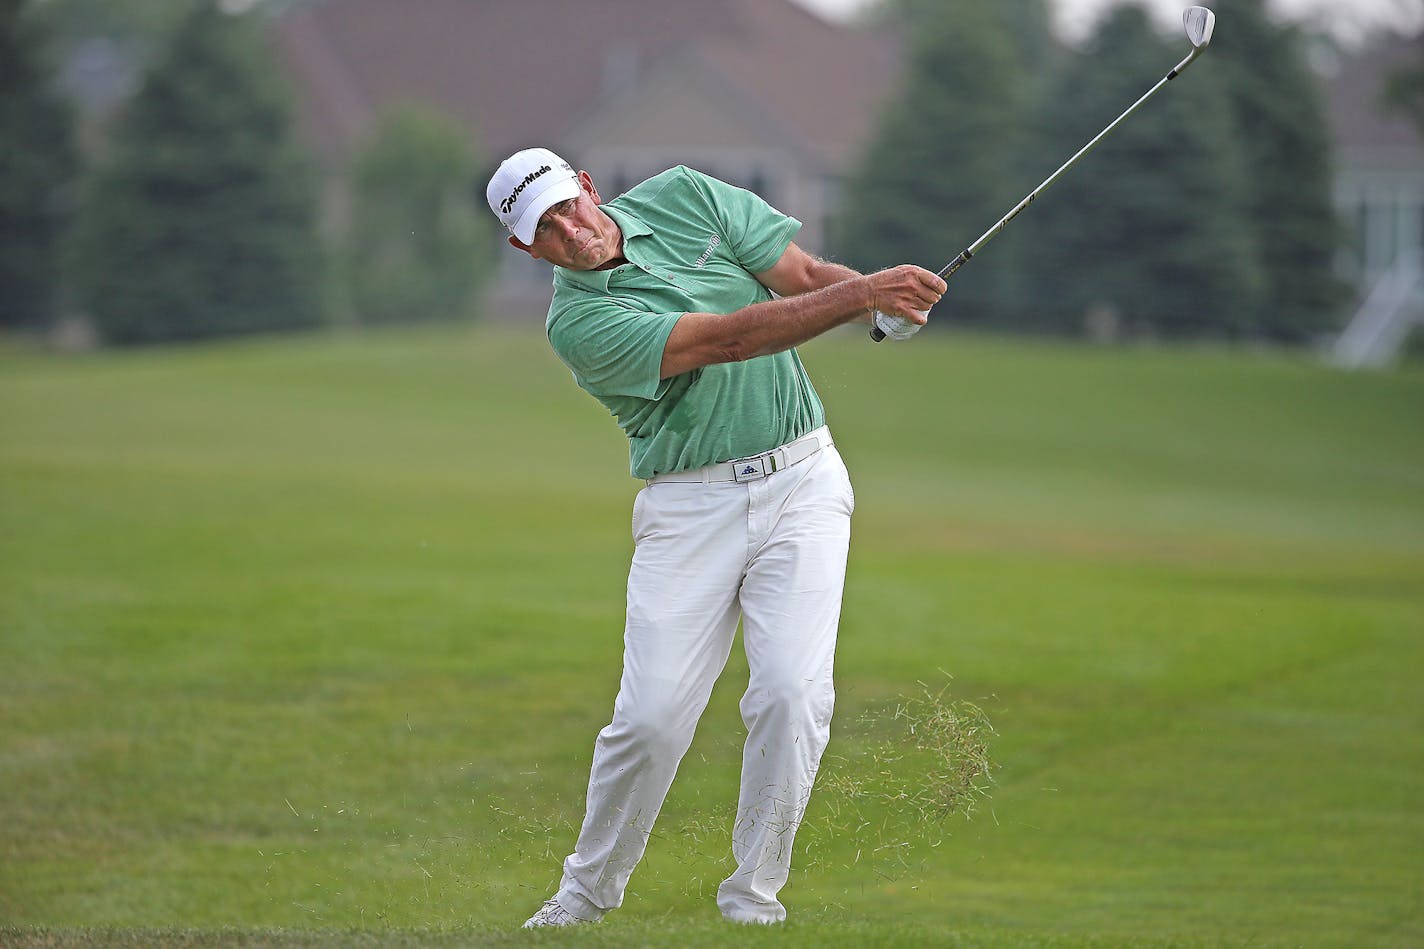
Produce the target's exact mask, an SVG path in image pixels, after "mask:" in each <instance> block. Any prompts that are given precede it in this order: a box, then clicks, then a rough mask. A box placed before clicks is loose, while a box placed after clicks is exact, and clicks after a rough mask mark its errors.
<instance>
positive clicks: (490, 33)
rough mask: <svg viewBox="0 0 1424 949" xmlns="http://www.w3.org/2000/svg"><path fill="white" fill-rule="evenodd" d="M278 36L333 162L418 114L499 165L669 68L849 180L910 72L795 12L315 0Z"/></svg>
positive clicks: (741, 6) (736, 1)
mask: <svg viewBox="0 0 1424 949" xmlns="http://www.w3.org/2000/svg"><path fill="white" fill-rule="evenodd" d="M533 23H537V24H543V25H544V32H543V33H542V34H538V35H536V34H534V33H533V32H531V30H530V28H529V25H530V24H533ZM274 30H275V39H276V43H277V46H278V49H279V51H280V53H281V55H282V58H283V60H284V61H285V63H286V65H287V68H288V69H289V70H290V71H291V73H292V74H293V76H294V78H295V79H296V85H297V87H298V109H299V116H300V118H301V121H302V125H303V127H304V128H305V130H306V132H307V134H308V135H309V136H310V137H311V138H312V139H313V140H314V142H315V144H316V146H317V147H318V149H319V150H320V152H321V153H322V155H323V156H324V157H325V158H327V159H328V160H335V159H338V158H339V157H340V156H341V155H342V154H344V153H345V152H346V151H348V150H349V149H350V148H351V147H352V146H353V144H355V142H356V141H358V140H359V138H360V137H361V136H362V135H363V134H364V133H365V132H366V131H367V130H368V129H369V127H370V126H371V124H372V122H373V120H374V117H375V115H376V114H377V113H378V112H379V111H380V109H381V108H382V107H384V106H387V105H390V104H395V103H399V102H406V101H418V102H424V103H427V104H430V105H434V106H437V107H439V108H441V109H442V110H444V111H447V112H449V113H450V114H452V115H453V116H454V117H456V118H457V119H459V120H460V121H461V122H463V123H464V124H466V125H467V126H468V127H470V129H471V130H472V132H473V134H474V136H475V138H476V140H477V141H478V143H479V144H480V146H481V147H482V148H484V149H486V150H488V151H489V152H490V153H493V154H500V153H507V152H509V151H512V150H514V149H516V148H520V147H523V146H526V145H531V144H539V143H549V142H556V141H558V140H559V139H560V138H561V137H562V135H563V133H564V132H565V131H566V130H568V129H571V128H573V127H575V126H576V125H577V124H578V122H579V121H580V119H581V118H582V117H584V116H586V115H587V114H589V113H590V112H591V111H592V110H594V109H595V108H596V107H597V106H598V105H599V104H601V103H606V102H607V101H608V99H609V98H610V96H613V95H615V94H617V93H618V92H619V91H620V90H625V91H626V89H627V88H628V87H629V86H630V85H636V84H637V83H638V82H639V81H641V79H642V78H643V77H647V76H649V75H651V74H653V72H654V71H655V67H656V68H666V67H667V64H669V63H672V64H674V68H675V64H676V63H677V62H678V61H679V60H691V59H692V58H694V57H695V58H696V60H697V62H698V63H699V64H701V65H702V66H703V67H706V68H711V69H714V70H716V71H717V72H718V73H719V74H720V78H721V79H722V80H723V81H725V82H726V83H728V84H730V85H731V86H735V87H737V88H739V89H741V90H742V91H743V92H744V93H745V95H746V96H747V97H750V98H751V99H753V100H755V101H756V102H758V103H759V104H761V105H762V106H764V107H765V110H766V111H767V112H768V113H770V114H771V115H772V116H773V117H774V118H775V119H776V121H777V122H778V123H780V124H781V125H783V126H784V127H785V128H786V129H788V130H789V132H790V133H791V135H792V136H793V137H794V138H795V139H796V140H798V141H805V142H809V143H811V144H812V145H813V146H814V147H815V148H817V149H818V150H821V151H822V152H823V155H824V159H825V160H826V161H827V162H828V163H829V164H831V165H840V164H843V163H845V162H848V161H849V160H850V159H851V157H852V156H853V155H854V153H855V152H856V150H857V149H858V148H859V146H860V145H861V144H862V143H863V142H864V140H865V139H866V137H867V136H868V135H869V133H870V130H871V126H872V123H873V121H874V112H875V109H876V107H877V106H878V104H879V103H880V102H881V101H883V100H884V99H885V98H886V97H887V96H888V95H889V94H890V93H891V92H892V90H893V86H894V83H895V81H896V75H897V67H898V63H897V58H896V48H897V44H896V43H895V41H894V40H893V39H892V38H891V36H890V35H889V34H888V33H885V32H880V31H875V30H870V29H863V28H854V27H847V26H842V25H838V24H834V23H830V22H828V21H826V20H822V19H820V18H819V17H817V16H815V15H814V14H812V13H809V12H807V11H806V10H805V9H803V8H801V7H799V6H797V5H795V4H793V3H791V2H790V0H698V2H697V3H668V2H665V0H600V2H599V3H598V4H596V5H594V4H589V3H586V2H580V0H478V2H472V0H402V2H401V3H391V2H390V0H307V2H305V3H298V4H295V5H293V6H291V7H290V8H288V9H287V10H285V11H284V12H283V13H282V14H281V15H280V16H279V17H278V18H277V20H276V22H275V25H274Z"/></svg>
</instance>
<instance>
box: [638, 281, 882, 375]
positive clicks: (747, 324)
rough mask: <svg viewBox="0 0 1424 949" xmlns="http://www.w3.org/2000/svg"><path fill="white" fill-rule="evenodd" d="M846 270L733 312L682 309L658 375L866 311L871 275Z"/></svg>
mask: <svg viewBox="0 0 1424 949" xmlns="http://www.w3.org/2000/svg"><path fill="white" fill-rule="evenodd" d="M841 269H846V268H841ZM848 274H849V277H850V279H846V280H841V281H839V282H837V283H832V284H831V285H829V286H825V287H822V288H821V289H819V290H812V291H810V292H807V293H801V294H798V295H796V296H791V297H782V298H781V299H778V300H768V301H766V302H765V303H754V304H752V305H751V306H747V307H743V308H742V309H740V310H736V311H733V312H732V313H725V314H719V313H687V314H685V315H684V316H683V317H682V319H680V320H678V321H677V325H676V326H674V327H673V330H672V334H671V335H670V336H669V337H668V341H667V345H666V346H665V347H664V349H663V362H662V377H663V378H664V379H666V378H668V377H670V376H676V375H680V374H682V373H684V372H689V371H691V370H693V369H700V368H701V367H703V366H711V365H714V364H716V363H724V362H741V361H742V360H746V359H753V358H755V357H757V356H766V355H769V354H771V353H779V352H782V351H783V350H787V349H790V348H791V347H793V346H797V345H800V344H801V343H804V342H806V341H807V340H809V339H814V338H815V337H817V336H819V335H821V334H822V333H824V332H826V331H827V330H830V329H833V328H835V327H837V326H840V325H842V324H843V323H849V322H852V321H853V320H855V319H857V318H863V317H865V315H866V312H867V311H868V310H869V308H870V307H871V306H872V305H873V301H874V293H873V290H872V288H871V285H870V281H869V279H868V278H866V277H862V276H861V275H859V274H857V273H855V272H854V271H848Z"/></svg>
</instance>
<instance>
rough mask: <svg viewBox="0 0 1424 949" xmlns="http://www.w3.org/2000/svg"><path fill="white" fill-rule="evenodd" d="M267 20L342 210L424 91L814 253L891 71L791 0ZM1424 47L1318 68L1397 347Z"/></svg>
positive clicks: (1376, 297) (1410, 303)
mask: <svg viewBox="0 0 1424 949" xmlns="http://www.w3.org/2000/svg"><path fill="white" fill-rule="evenodd" d="M531 24H538V25H539V29H538V31H537V32H536V31H535V30H533V29H532V28H531ZM273 31H274V37H275V41H276V45H277V48H278V50H279V52H280V55H281V58H282V61H283V63H284V65H285V68H286V70H287V71H288V73H289V74H290V76H291V77H292V79H293V85H294V86H295V88H296V92H297V102H298V118H299V121H300V123H301V126H302V129H303V132H304V134H305V136H306V138H307V139H308V140H309V141H310V142H311V144H312V145H313V146H314V148H315V150H316V152H317V154H318V155H319V156H320V158H321V160H322V161H323V162H324V164H325V165H326V169H327V171H328V173H329V175H328V181H330V182H332V183H333V184H332V186H331V188H330V189H329V192H328V197H329V198H330V200H329V201H328V202H327V204H328V208H329V210H331V209H334V217H335V219H336V220H338V221H339V219H340V217H341V201H340V195H341V193H342V189H341V187H340V183H339V178H340V174H341V172H342V170H343V168H344V165H345V161H346V158H347V156H348V155H349V154H350V153H351V151H352V150H353V149H354V148H356V147H357V146H358V144H359V143H360V142H361V140H362V139H363V137H364V136H365V135H367V134H368V133H369V132H370V131H371V130H372V128H373V127H374V125H375V121H376V119H377V116H378V115H379V113H380V111H381V110H382V109H383V108H385V107H387V106H391V105H396V104H401V103H408V102H418V103H422V104H425V105H429V106H432V107H434V108H437V109H439V110H440V111H442V112H444V113H446V114H448V115H450V116H451V117H453V118H454V119H455V120H457V121H458V122H460V123H461V124H462V125H464V126H465V127H467V128H469V129H470V133H471V138H472V140H473V141H474V143H475V145H476V147H477V148H478V149H479V152H480V154H482V155H483V156H484V157H485V159H486V161H487V162H488V163H489V164H490V165H491V166H492V165H493V163H494V162H495V161H497V160H498V159H499V158H501V157H503V156H505V155H507V154H509V153H511V152H513V151H514V150H516V149H518V148H522V147H526V146H530V145H548V146H550V147H552V148H554V149H555V150H556V151H559V152H560V153H561V154H563V155H564V156H565V157H566V158H568V159H569V160H570V161H572V162H574V163H575V164H576V165H577V166H578V167H581V168H585V169H587V170H588V171H589V172H590V173H591V174H592V175H593V176H594V179H595V181H596V182H597V183H598V184H599V187H600V190H601V191H602V192H603V194H604V196H605V197H612V196H613V195H615V194H618V193H621V192H622V191H624V190H626V189H627V188H628V187H629V186H631V185H632V184H635V183H637V182H638V181H641V180H642V179H643V178H645V177H647V176H648V175H650V174H653V173H655V172H658V171H661V170H663V169H664V168H667V167H669V166H671V165H674V164H679V163H681V164H688V165H692V166H694V167H697V168H699V169H701V170H703V171H706V172H708V173H710V174H713V175H716V176H717V177H719V178H722V179H724V180H727V181H730V182H732V183H734V184H738V185H741V186H743V187H746V188H749V189H751V190H753V191H755V192H757V193H758V194H760V195H762V196H763V197H765V198H766V199H767V200H768V201H770V202H771V203H773V204H775V205H776V206H777V207H779V208H781V209H782V210H784V211H786V212H787V213H789V214H792V215H794V216H796V217H797V218H799V219H800V220H801V221H802V222H803V223H804V225H805V226H804V229H803V230H802V232H801V234H800V235H799V237H798V242H799V243H801V244H802V245H803V246H805V247H806V248H807V249H808V250H811V251H813V252H818V251H824V250H825V248H826V240H825V237H826V224H827V218H828V216H829V214H830V213H831V212H832V211H833V210H834V208H835V205H836V202H837V198H838V196H839V194H840V190H841V184H842V181H843V180H844V178H845V176H846V175H847V174H848V173H849V172H850V170H851V169H852V167H853V165H854V163H855V162H856V161H857V158H858V155H859V153H860V151H861V149H862V148H863V147H864V146H865V145H866V144H867V143H868V141H869V139H870V136H871V135H872V134H873V132H874V125H875V120H876V115H877V113H878V112H879V110H880V108H881V106H882V105H883V104H884V103H885V102H887V101H888V100H889V99H890V97H892V96H893V95H894V94H895V93H896V91H897V90H896V86H897V82H898V78H899V68H900V62H899V49H900V43H899V41H898V40H897V39H896V37H894V35H893V34H892V33H890V32H889V31H886V30H879V29H873V28H868V27H853V26H845V25H841V24H837V23H832V22H828V21H826V20H824V19H821V18H820V17H817V16H816V15H814V14H812V13H810V12H808V11H807V10H806V9H804V8H803V7H801V6H799V5H798V4H796V3H795V2H793V0H698V2H697V3H680V2H671V3H670V2H665V0H600V2H599V3H597V4H589V3H581V2H577V0H401V2H399V3H397V2H392V0H283V4H282V6H281V7H280V10H279V12H278V13H277V14H276V16H275V19H274V23H273ZM1421 44H1424V37H1416V38H1413V39H1404V38H1400V37H1392V38H1387V39H1384V40H1381V41H1379V42H1378V43H1377V44H1375V45H1374V46H1372V47H1369V48H1367V49H1364V50H1362V51H1359V52H1357V53H1355V54H1353V55H1349V56H1346V57H1342V58H1341V59H1340V60H1339V61H1338V62H1337V63H1336V64H1335V67H1334V68H1333V69H1330V70H1327V71H1326V74H1325V76H1324V79H1325V82H1326V85H1327V105H1328V116H1329V120H1330V123H1331V129H1332V135H1333V137H1334V140H1335V147H1336V152H1335V158H1336V179H1335V188H1334V192H1335V193H1334V197H1335V201H1336V205H1337V207H1338V208H1339V209H1340V213H1341V218H1342V220H1343V221H1344V222H1345V223H1346V224H1347V225H1348V227H1349V231H1350V244H1349V249H1348V250H1347V251H1346V252H1345V253H1342V254H1341V257H1340V260H1339V270H1340V273H1341V276H1342V277H1344V278H1345V279H1346V280H1347V281H1349V282H1350V284H1351V285H1353V286H1355V287H1357V288H1358V289H1359V290H1360V293H1361V300H1360V301H1358V305H1359V306H1360V315H1359V316H1358V317H1357V319H1356V320H1355V326H1354V329H1353V330H1352V332H1353V333H1354V334H1355V336H1354V338H1355V339H1356V340H1357V341H1358V340H1362V339H1363V340H1367V341H1368V344H1369V345H1368V348H1369V349H1370V350H1371V352H1374V351H1379V352H1382V353H1387V352H1392V351H1393V350H1394V349H1396V348H1397V344H1398V343H1399V342H1401V341H1402V340H1403V339H1404V336H1405V335H1407V333H1408V331H1409V326H1410V320H1411V319H1412V317H1411V315H1410V314H1413V313H1414V312H1415V311H1416V310H1418V309H1421V308H1424V307H1421V306H1416V305H1415V304H1416V303H1417V302H1418V298H1419V296H1420V294H1424V289H1421V288H1420V287H1418V286H1417V284H1418V282H1419V281H1418V279H1417V275H1418V274H1419V271H1420V259H1421V255H1424V250H1421V248H1424V142H1421V139H1420V136H1419V134H1418V132H1417V130H1416V129H1415V128H1414V127H1413V126H1412V125H1411V124H1410V122H1409V121H1408V120H1407V119H1406V118H1404V117H1403V116H1401V115H1394V114H1390V113H1388V112H1387V111H1385V110H1384V109H1383V107H1382V105H1381V102H1380V94H1379V90H1380V87H1381V84H1382V82H1383V78H1384V76H1385V75H1386V73H1387V72H1388V71H1389V70H1390V69H1392V68H1394V67H1395V66H1397V65H1400V64H1402V63H1404V62H1407V61H1409V60H1410V58H1411V57H1413V58H1414V59H1415V60H1417V59H1418V58H1419V57H1420V56H1421V55H1424V50H1422V49H1421ZM501 267H502V273H501V275H500V279H499V281H498V284H497V287H496V290H495V299H494V303H495V307H494V310H495V312H500V313H507V314H509V315H510V316H512V317H516V318H523V317H524V316H525V315H526V314H530V313H542V312H543V309H544V307H545V306H546V305H547V302H548V298H549V287H550V279H549V274H548V268H547V267H546V266H544V265H542V264H540V263H538V262H536V261H532V260H529V259H528V258H525V257H524V256H522V255H517V254H514V253H509V254H504V255H501ZM1406 284H1407V285H1408V286H1407V287H1406ZM1381 326H1385V329H1380V327H1381ZM1349 342H1350V341H1349V340H1346V339H1344V338H1342V343H1349ZM1371 358H1374V357H1371ZM1341 361H1342V362H1345V363H1347V364H1349V363H1350V360H1348V359H1342V360H1341Z"/></svg>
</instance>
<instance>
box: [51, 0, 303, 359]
mask: <svg viewBox="0 0 1424 949" xmlns="http://www.w3.org/2000/svg"><path fill="white" fill-rule="evenodd" d="M277 76H278V71H277V70H276V69H274V68H273V67H272V65H271V62H270V59H269V52H268V48H267V46H266V44H265V43H264V42H263V39H262V37H261V35H260V34H259V33H258V31H257V29H256V27H255V25H254V24H253V23H252V22H251V21H250V20H249V18H248V17H238V16H229V15H226V14H224V13H222V12H220V11H219V10H218V9H217V7H216V6H214V5H212V4H209V3H203V4H200V5H198V6H197V7H195V8H194V10H193V11H192V12H191V14H190V15H188V16H187V17H186V18H185V19H184V20H183V21H182V23H181V24H180V25H179V26H178V28H177V29H176V31H175V33H174V35H173V37H172V39H171V41H170V43H169V45H168V47H167V48H166V50H165V51H164V53H163V54H162V55H161V56H160V57H159V58H158V62H157V63H156V64H155V66H154V67H153V68H152V70H150V72H149V73H148V75H147V76H146V78H145V81H144V83H143V86H142V88H141V89H140V91H139V92H138V94H137V95H136V96H135V98H134V99H133V101H132V102H131V103H130V105H129V107H128V111H127V113H126V114H125V115H124V116H123V117H122V120H121V122H120V125H119V127H118V128H117V129H116V130H115V134H114V140H113V151H112V155H111V156H110V160H109V161H108V162H107V163H106V164H105V165H104V166H103V167H102V168H100V169H99V170H98V171H97V173H96V174H95V175H94V177H93V180H92V182H91V187H90V189H89V193H88V196H87V199H86V201H85V205H84V210H83V214H82V215H81V221H80V233H79V237H78V241H77V244H76V277H77V278H78V281H79V283H80V288H81V290H82V292H83V297H84V303H85V304H86V305H87V308H88V310H89V312H90V314H91V315H92V316H93V318H94V320H95V322H96V324H97V326H98V327H99V329H100V331H101V333H102V334H103V336H104V337H105V338H106V339H107V340H109V341H112V342H118V343H143V342H157V341H163V340H186V339H200V338H206V337H214V336H224V335H232V334H239V333H251V332H259V331H268V330H278V329H290V328H296V327H304V326H310V325H313V324H314V323H316V322H318V320H319V319H320V310H319V306H318V303H319V291H318V288H319V287H320V286H321V276H320V274H319V272H318V271H319V267H318V252H317V247H318V245H317V242H316V241H317V239H316V234H315V227H314V207H315V201H314V191H313V182H312V177H311V175H310V169H309V168H308V167H307V164H306V162H305V160H304V159H303V157H302V156H301V154H300V152H299V151H298V150H297V149H296V148H295V147H294V145H293V144H292V140H291V136H290V124H291V123H290V110H289V106H288V103H287V99H286V94H285V89H284V88H283V87H282V85H281V84H280V82H279V80H278V79H277V78H276V77H277Z"/></svg>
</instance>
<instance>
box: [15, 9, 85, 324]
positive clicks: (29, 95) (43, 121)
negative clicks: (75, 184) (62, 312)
mask: <svg viewBox="0 0 1424 949" xmlns="http://www.w3.org/2000/svg"><path fill="white" fill-rule="evenodd" d="M26 6H27V5H26V4H24V3H21V2H17V0H3V2H0V326H4V327H31V328H36V327H41V326H44V325H45V324H47V323H48V322H49V321H50V320H51V318H52V317H53V316H54V310H55V307H56V295H57V290H58V286H59V272H60V271H59V265H58V257H59V254H58V246H59V240H60V237H61V234H62V232H63V229H64V227H65V224H66V222H67V220H68V213H67V203H68V200H69V188H70V185H71V182H72V179H73V177H74V175H75V174H76V172H77V169H78V157H77V154H76V151H75V146H74V139H73V134H72V128H73V125H72V122H73V118H72V115H71V112H70V109H69V107H68V105H67V104H66V103H65V102H64V101H63V100H62V99H60V98H59V97H58V96H57V95H56V94H55V93H54V92H53V90H52V89H51V87H50V71H49V69H48V68H47V66H48V64H47V63H46V62H45V60H44V59H43V50H44V48H45V43H44V37H43V36H42V35H41V33H40V31H39V30H38V28H37V25H36V24H35V22H34V21H33V19H32V18H31V15H30V11H29V10H28V9H26Z"/></svg>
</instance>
